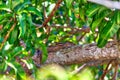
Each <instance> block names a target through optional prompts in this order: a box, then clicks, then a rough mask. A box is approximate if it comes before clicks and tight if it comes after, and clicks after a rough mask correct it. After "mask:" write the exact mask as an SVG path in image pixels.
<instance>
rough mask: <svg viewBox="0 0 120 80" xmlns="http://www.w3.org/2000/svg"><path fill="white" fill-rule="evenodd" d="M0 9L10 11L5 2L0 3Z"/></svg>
mask: <svg viewBox="0 0 120 80" xmlns="http://www.w3.org/2000/svg"><path fill="white" fill-rule="evenodd" d="M0 10H5V11H8V12H11V10H10V9H9V7H8V6H7V5H5V4H1V5H0Z"/></svg>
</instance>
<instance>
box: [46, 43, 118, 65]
mask: <svg viewBox="0 0 120 80" xmlns="http://www.w3.org/2000/svg"><path fill="white" fill-rule="evenodd" d="M119 58H120V51H119V48H118V45H117V44H116V43H115V42H108V43H107V45H106V46H105V47H103V48H98V47H97V45H96V44H95V43H93V44H86V45H84V46H80V45H77V46H76V45H75V46H72V47H69V48H65V49H60V50H58V51H54V52H49V53H48V59H47V61H46V64H48V63H57V64H61V65H70V64H81V63H87V64H88V65H96V64H104V63H106V62H109V61H110V60H117V62H118V61H119Z"/></svg>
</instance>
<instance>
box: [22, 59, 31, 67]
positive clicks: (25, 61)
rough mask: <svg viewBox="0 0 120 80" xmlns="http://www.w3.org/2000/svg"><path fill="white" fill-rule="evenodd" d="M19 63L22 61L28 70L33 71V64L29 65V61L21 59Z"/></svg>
mask: <svg viewBox="0 0 120 80" xmlns="http://www.w3.org/2000/svg"><path fill="white" fill-rule="evenodd" d="M21 61H23V62H24V63H25V64H26V65H27V67H28V69H33V64H31V63H30V62H29V61H27V60H25V59H21Z"/></svg>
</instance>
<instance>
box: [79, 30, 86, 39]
mask: <svg viewBox="0 0 120 80" xmlns="http://www.w3.org/2000/svg"><path fill="white" fill-rule="evenodd" d="M85 35H86V32H85V33H83V35H81V36H80V38H78V41H80V40H82V38H83V37H84V36H85Z"/></svg>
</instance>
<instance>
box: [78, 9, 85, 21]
mask: <svg viewBox="0 0 120 80" xmlns="http://www.w3.org/2000/svg"><path fill="white" fill-rule="evenodd" d="M79 14H80V18H81V20H82V21H84V22H85V11H84V9H82V8H81V9H80V10H79Z"/></svg>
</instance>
